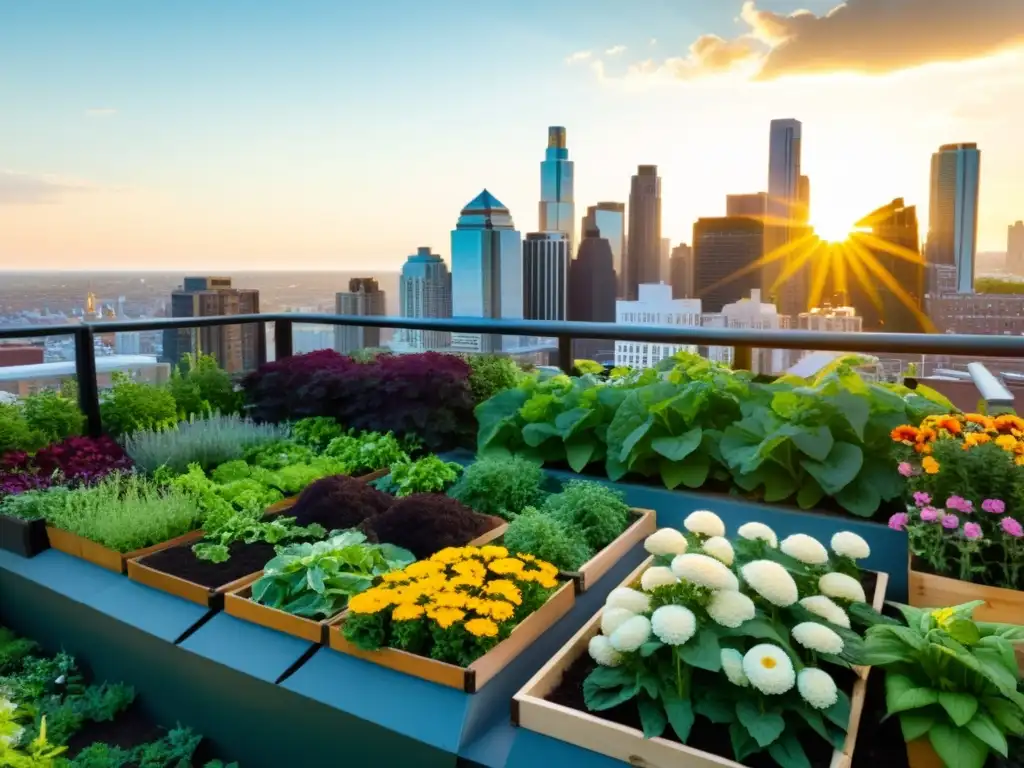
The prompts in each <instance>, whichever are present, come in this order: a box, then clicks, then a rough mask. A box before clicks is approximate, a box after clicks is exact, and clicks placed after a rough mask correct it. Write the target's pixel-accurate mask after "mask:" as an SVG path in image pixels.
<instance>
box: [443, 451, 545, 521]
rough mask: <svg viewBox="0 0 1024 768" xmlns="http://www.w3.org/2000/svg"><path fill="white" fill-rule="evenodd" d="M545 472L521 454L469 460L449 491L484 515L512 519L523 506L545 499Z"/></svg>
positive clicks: (450, 494)
mask: <svg viewBox="0 0 1024 768" xmlns="http://www.w3.org/2000/svg"><path fill="white" fill-rule="evenodd" d="M543 482H544V472H543V470H541V468H540V467H539V466H537V464H535V463H534V462H532V461H529V460H527V459H524V458H520V457H505V458H483V459H479V460H477V461H476V462H474V463H473V464H470V465H469V466H468V467H466V468H465V469H464V470H463V472H462V477H461V478H460V479H459V481H458V482H457V483H456V484H455V485H454V487H452V489H451V490H450V491H449V492H448V495H449V496H451V497H452V498H454V499H457V500H459V501H461V502H462V503H463V504H465V505H466V506H467V507H471V508H472V509H474V510H476V511H477V512H480V513H481V514H484V515H495V516H497V517H503V518H505V519H506V520H511V519H512V518H513V517H514V516H515V515H517V514H518V513H519V511H520V510H522V509H524V508H525V507H529V506H537V505H538V504H540V503H541V502H542V501H543V499H544V491H543V490H542V484H543Z"/></svg>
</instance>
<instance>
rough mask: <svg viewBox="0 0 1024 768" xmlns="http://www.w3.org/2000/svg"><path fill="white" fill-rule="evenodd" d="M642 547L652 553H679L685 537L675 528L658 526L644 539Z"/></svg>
mask: <svg viewBox="0 0 1024 768" xmlns="http://www.w3.org/2000/svg"><path fill="white" fill-rule="evenodd" d="M644 549H646V550H647V551H648V552H650V553H651V554H652V555H681V554H683V552H685V551H686V537H685V536H683V534H681V533H680V532H679V531H677V530H676V529H675V528H660V529H658V530H657V531H655V532H654V533H652V534H651V535H650V536H648V537H647V538H646V539H645V540H644Z"/></svg>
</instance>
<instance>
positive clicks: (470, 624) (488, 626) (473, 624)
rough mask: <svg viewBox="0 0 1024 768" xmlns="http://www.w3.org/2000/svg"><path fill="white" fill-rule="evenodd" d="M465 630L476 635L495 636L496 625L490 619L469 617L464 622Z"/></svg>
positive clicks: (496, 631) (496, 632)
mask: <svg viewBox="0 0 1024 768" xmlns="http://www.w3.org/2000/svg"><path fill="white" fill-rule="evenodd" d="M466 631H467V632H469V633H470V634H471V635H475V636H476V637H495V636H496V635H497V634H498V625H497V624H495V623H494V622H493V621H491V620H490V619H470V620H469V621H467V622H466Z"/></svg>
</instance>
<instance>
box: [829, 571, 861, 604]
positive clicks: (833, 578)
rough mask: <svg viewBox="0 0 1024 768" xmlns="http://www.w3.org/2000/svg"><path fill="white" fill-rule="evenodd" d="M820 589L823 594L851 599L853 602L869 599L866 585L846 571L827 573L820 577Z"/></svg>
mask: <svg viewBox="0 0 1024 768" xmlns="http://www.w3.org/2000/svg"><path fill="white" fill-rule="evenodd" d="M818 589H819V590H820V591H821V594H823V595H828V596H829V597H838V598H839V599H840V600H849V601H850V602H853V603H863V602H866V601H867V598H866V597H865V596H864V587H862V586H861V585H860V582H859V581H857V580H856V579H855V578H853V577H852V576H847V575H846V574H845V573H826V574H825V575H824V576H822V577H821V578H820V579H818Z"/></svg>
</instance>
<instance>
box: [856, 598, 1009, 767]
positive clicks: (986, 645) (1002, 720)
mask: <svg viewBox="0 0 1024 768" xmlns="http://www.w3.org/2000/svg"><path fill="white" fill-rule="evenodd" d="M894 605H895V607H896V608H898V609H899V611H900V612H901V613H902V614H903V618H904V620H905V622H906V626H892V625H876V626H873V627H870V628H868V630H867V633H866V640H865V648H864V661H865V662H866V663H868V664H871V665H872V666H875V667H880V668H882V669H884V670H885V698H886V709H887V716H891V715H896V716H898V717H899V720H900V726H901V728H902V730H903V738H904V739H905V740H906V742H907V756H908V758H909V761H910V768H941V766H946V768H982V766H984V765H985V764H986V761H987V760H988V757H989V754H990V753H992V752H994V753H996V754H999V755H1002V756H1003V757H1006V756H1007V754H1008V745H1007V737H1008V736H1009V737H1018V738H1019V737H1021V736H1024V693H1021V692H1020V691H1019V690H1018V684H1019V682H1020V675H1019V674H1018V671H1017V667H1016V664H1014V656H1013V645H1014V644H1020V643H1022V642H1024V628H1022V627H1017V626H1011V625H1008V624H996V623H988V622H975V621H974V620H973V619H972V616H973V614H974V613H975V611H977V610H978V609H979V608H981V607H982V606H983V605H984V603H983V602H982V601H980V600H975V601H972V602H968V603H964V604H963V605H957V606H954V607H952V608H940V609H937V610H932V611H927V610H921V609H920V608H914V607H911V606H908V605H899V604H894Z"/></svg>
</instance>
